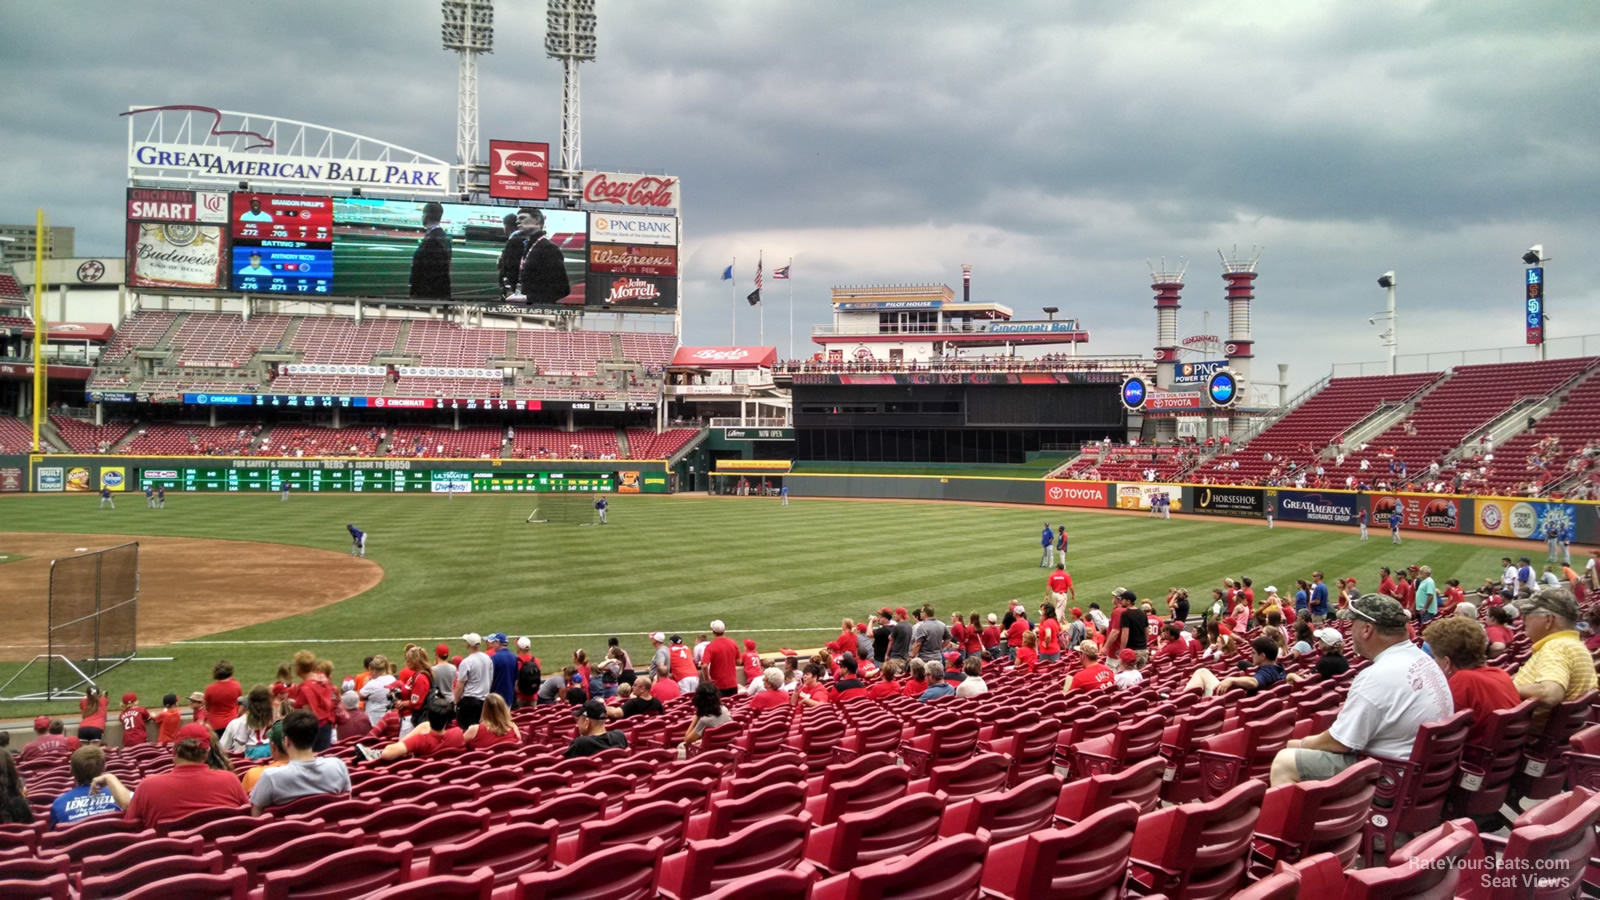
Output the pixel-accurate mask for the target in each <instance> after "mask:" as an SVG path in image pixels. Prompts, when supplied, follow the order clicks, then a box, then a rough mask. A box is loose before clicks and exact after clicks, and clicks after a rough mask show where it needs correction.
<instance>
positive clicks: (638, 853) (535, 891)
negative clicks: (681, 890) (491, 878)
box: [510, 841, 661, 900]
mask: <svg viewBox="0 0 1600 900" xmlns="http://www.w3.org/2000/svg"><path fill="white" fill-rule="evenodd" d="M660 865H661V843H660V841H649V842H647V843H643V844H625V845H623V846H620V847H612V848H611V849H610V850H602V851H600V852H599V853H596V854H594V855H593V856H589V857H586V858H584V859H581V860H579V861H578V862H576V863H574V864H572V865H570V866H567V867H565V868H562V869H552V870H550V871H546V872H530V873H528V874H525V875H520V876H518V877H517V883H516V886H515V887H514V888H513V889H512V891H511V892H510V900H554V898H577V897H581V898H583V900H648V898H651V897H654V896H655V884H656V874H657V869H658V868H659V867H660Z"/></svg>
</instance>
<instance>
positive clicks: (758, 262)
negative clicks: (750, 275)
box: [756, 259, 761, 291]
mask: <svg viewBox="0 0 1600 900" xmlns="http://www.w3.org/2000/svg"><path fill="white" fill-rule="evenodd" d="M756 290H757V291H759V290H761V260H759V259H758V260H756Z"/></svg>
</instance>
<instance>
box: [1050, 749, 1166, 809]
mask: <svg viewBox="0 0 1600 900" xmlns="http://www.w3.org/2000/svg"><path fill="white" fill-rule="evenodd" d="M1163 771H1164V763H1163V761H1162V760H1161V759H1159V758H1157V759H1147V760H1145V761H1144V762H1142V763H1138V764H1136V765H1132V766H1129V767H1128V768H1126V769H1123V770H1122V771H1120V772H1117V773H1114V774H1111V775H1092V776H1090V777H1088V778H1080V779H1076V780H1073V781H1069V782H1067V784H1066V787H1064V788H1062V790H1061V796H1060V799H1059V800H1058V801H1057V804H1056V818H1057V819H1058V820H1061V821H1062V822H1064V823H1066V824H1071V823H1074V822H1079V821H1082V820H1083V819H1086V818H1088V817H1089V816H1090V815H1093V814H1094V813H1096V812H1098V811H1100V810H1102V809H1105V808H1107V807H1109V806H1111V805H1113V804H1116V803H1123V802H1130V803H1133V804H1134V805H1135V806H1137V807H1139V811H1140V812H1149V811H1151V810H1153V809H1155V808H1156V805H1157V804H1158V803H1160V802H1161V786H1162V782H1161V775H1162V772H1163Z"/></svg>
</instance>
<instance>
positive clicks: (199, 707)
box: [189, 691, 206, 725]
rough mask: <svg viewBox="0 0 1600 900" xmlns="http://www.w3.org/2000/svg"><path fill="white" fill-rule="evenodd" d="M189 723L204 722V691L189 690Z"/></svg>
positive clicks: (199, 723)
mask: <svg viewBox="0 0 1600 900" xmlns="http://www.w3.org/2000/svg"><path fill="white" fill-rule="evenodd" d="M189 723H190V724H191V725H204V724H206V694H205V691H190V692H189Z"/></svg>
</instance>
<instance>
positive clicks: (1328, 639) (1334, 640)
mask: <svg viewBox="0 0 1600 900" xmlns="http://www.w3.org/2000/svg"><path fill="white" fill-rule="evenodd" d="M1311 636H1312V637H1314V638H1316V639H1317V640H1319V641H1321V642H1322V643H1324V644H1327V645H1329V646H1332V645H1334V644H1343V643H1344V635H1342V634H1340V633H1339V629H1337V628H1318V629H1317V630H1316V631H1313V632H1311Z"/></svg>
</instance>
